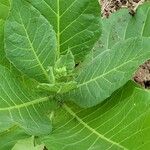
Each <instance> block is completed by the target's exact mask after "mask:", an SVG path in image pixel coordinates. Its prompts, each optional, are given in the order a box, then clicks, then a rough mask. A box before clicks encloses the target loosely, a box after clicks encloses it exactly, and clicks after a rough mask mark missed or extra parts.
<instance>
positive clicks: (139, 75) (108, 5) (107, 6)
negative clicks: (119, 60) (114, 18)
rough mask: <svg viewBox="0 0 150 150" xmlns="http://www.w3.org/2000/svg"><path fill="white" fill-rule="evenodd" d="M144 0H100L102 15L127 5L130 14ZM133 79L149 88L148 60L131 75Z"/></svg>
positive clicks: (149, 65)
mask: <svg viewBox="0 0 150 150" xmlns="http://www.w3.org/2000/svg"><path fill="white" fill-rule="evenodd" d="M143 2H144V0H101V5H102V16H103V17H107V18H108V17H109V15H110V14H111V13H113V12H115V11H117V10H119V9H120V8H122V7H127V8H128V9H129V12H130V13H131V14H134V12H135V11H136V9H137V7H138V6H139V5H140V4H142V3H143ZM133 79H134V81H135V82H137V83H138V84H140V85H141V86H143V87H145V88H150V60H149V61H146V62H145V63H144V64H143V65H141V66H140V67H139V68H138V69H137V72H136V73H135V75H134V77H133Z"/></svg>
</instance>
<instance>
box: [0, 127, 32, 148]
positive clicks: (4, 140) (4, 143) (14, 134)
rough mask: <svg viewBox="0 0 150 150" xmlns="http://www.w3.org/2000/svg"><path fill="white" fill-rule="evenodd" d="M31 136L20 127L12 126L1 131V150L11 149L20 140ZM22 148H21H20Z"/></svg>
mask: <svg viewBox="0 0 150 150" xmlns="http://www.w3.org/2000/svg"><path fill="white" fill-rule="evenodd" d="M27 137H29V135H27V134H25V133H24V131H23V130H22V129H20V128H18V127H16V126H15V127H12V128H10V129H9V130H7V131H5V132H3V133H0V150H11V149H12V147H13V146H14V145H15V144H16V142H17V141H18V140H21V139H24V138H27ZM20 150H21V149H20Z"/></svg>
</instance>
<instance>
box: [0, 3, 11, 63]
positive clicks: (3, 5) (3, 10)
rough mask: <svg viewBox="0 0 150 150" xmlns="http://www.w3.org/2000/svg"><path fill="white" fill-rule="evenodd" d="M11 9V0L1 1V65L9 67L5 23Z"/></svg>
mask: <svg viewBox="0 0 150 150" xmlns="http://www.w3.org/2000/svg"><path fill="white" fill-rule="evenodd" d="M9 9H10V1H9V0H1V1H0V64H3V65H5V66H6V65H8V64H9V62H8V60H7V59H6V54H5V51H4V22H5V19H6V18H7V16H8V13H9Z"/></svg>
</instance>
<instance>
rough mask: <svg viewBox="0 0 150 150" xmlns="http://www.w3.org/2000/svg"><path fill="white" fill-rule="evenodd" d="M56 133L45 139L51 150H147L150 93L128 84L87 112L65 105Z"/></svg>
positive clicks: (58, 120) (148, 144)
mask: <svg viewBox="0 0 150 150" xmlns="http://www.w3.org/2000/svg"><path fill="white" fill-rule="evenodd" d="M55 116H56V118H55V119H54V120H53V123H54V131H53V133H52V134H51V135H49V136H46V137H44V138H42V141H43V142H44V143H45V144H46V147H47V148H48V149H49V150H70V149H72V150H78V149H80V150H148V149H149V147H150V134H149V133H150V92H149V91H147V90H144V89H140V88H138V87H135V85H134V84H133V83H131V82H130V83H128V84H127V85H126V86H125V87H124V88H123V89H120V90H119V91H117V92H116V93H114V94H113V96H112V97H111V98H109V99H107V100H106V101H105V102H104V103H101V104H100V105H97V106H95V107H92V108H88V109H81V108H78V107H77V106H73V105H72V104H71V105H70V104H64V106H63V107H62V109H60V110H58V112H57V113H56V114H55Z"/></svg>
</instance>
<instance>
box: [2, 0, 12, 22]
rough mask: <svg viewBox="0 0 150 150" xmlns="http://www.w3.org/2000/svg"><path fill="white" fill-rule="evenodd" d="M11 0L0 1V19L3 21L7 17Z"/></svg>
mask: <svg viewBox="0 0 150 150" xmlns="http://www.w3.org/2000/svg"><path fill="white" fill-rule="evenodd" d="M10 1H11V0H1V1H0V19H3V20H5V19H6V18H7V16H8V13H9V9H10Z"/></svg>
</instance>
